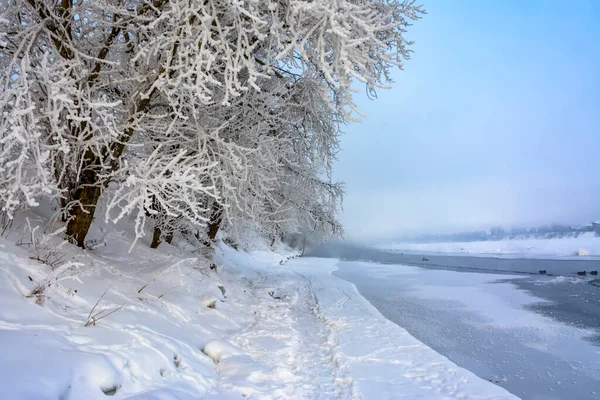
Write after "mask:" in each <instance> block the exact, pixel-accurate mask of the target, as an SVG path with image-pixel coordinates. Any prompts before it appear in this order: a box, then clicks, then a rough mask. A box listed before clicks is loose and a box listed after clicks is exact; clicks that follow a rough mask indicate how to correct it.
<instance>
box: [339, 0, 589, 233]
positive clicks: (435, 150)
mask: <svg viewBox="0 0 600 400" xmlns="http://www.w3.org/2000/svg"><path fill="white" fill-rule="evenodd" d="M424 6H425V8H426V10H427V12H428V14H427V15H425V16H424V18H423V19H422V20H420V21H417V22H416V23H415V24H414V26H412V27H411V28H410V29H409V32H408V34H407V36H408V38H409V39H412V40H415V42H416V43H415V44H414V46H413V49H414V51H415V53H414V54H413V57H412V59H411V60H409V61H407V62H406V66H405V69H404V71H398V72H397V73H395V74H394V80H395V84H394V85H393V88H392V89H391V90H384V91H380V93H379V98H378V99H377V100H375V101H370V100H368V99H367V98H366V96H364V95H361V96H359V97H357V98H356V100H357V104H358V105H359V108H360V109H361V111H362V112H364V113H366V114H367V117H366V118H365V119H364V120H363V122H362V123H359V124H353V125H350V126H347V127H345V128H344V132H345V135H344V137H343V138H342V148H343V150H342V151H341V152H340V154H339V157H338V158H339V160H338V162H337V164H336V171H335V176H336V178H338V179H341V180H344V181H345V182H346V184H347V196H346V199H345V202H344V212H343V214H342V221H343V222H344V225H345V228H346V231H347V236H348V237H349V238H370V239H387V238H390V237H393V236H395V235H398V234H404V233H416V232H449V231H462V230H469V229H479V228H487V227H489V226H492V225H505V226H522V225H536V224H543V223H549V222H566V223H569V222H573V223H577V222H586V221H588V220H590V219H599V218H600V175H599V173H600V1H572V2H564V1H562V2H561V1H483V0H481V1H475V0H471V1H466V0H464V1H460V0H453V1H450V0H446V1H442V0H438V1H434V0H429V1H424Z"/></svg>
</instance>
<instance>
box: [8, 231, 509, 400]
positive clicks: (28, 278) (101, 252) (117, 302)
mask: <svg viewBox="0 0 600 400" xmlns="http://www.w3.org/2000/svg"><path fill="white" fill-rule="evenodd" d="M103 241H104V242H106V243H107V246H99V247H97V248H96V249H94V250H91V251H89V250H88V251H87V252H84V251H81V250H79V249H75V248H70V249H69V253H68V259H66V260H64V261H67V262H79V263H81V265H78V266H77V267H76V268H75V267H74V268H73V269H66V270H65V271H64V272H62V273H60V274H55V276H56V278H57V279H53V280H51V281H46V282H45V281H44V279H46V277H47V276H48V274H49V273H50V272H51V268H50V267H49V266H48V265H45V264H41V263H39V262H38V261H35V260H33V259H31V258H30V257H32V252H31V248H27V246H24V245H21V246H16V245H14V244H13V242H11V241H8V240H4V239H0V304H1V305H2V306H1V307H0V354H1V355H2V357H0V385H1V386H2V396H1V397H2V398H6V399H11V400H19V399H64V400H69V399H70V400H75V399H84V398H85V399H88V400H93V399H105V398H106V397H107V396H113V398H116V399H133V398H136V399H199V398H207V399H241V398H251V399H335V398H339V399H415V398H419V399H448V398H457V399H458V398H461V399H465V398H466V399H509V398H513V397H512V396H511V395H510V394H509V393H508V392H506V391H505V390H504V389H502V388H500V387H498V386H495V385H493V384H491V383H489V382H486V381H485V380H482V379H480V378H478V377H476V376H475V375H474V374H472V373H471V372H469V371H467V370H465V369H462V368H459V367H457V366H456V365H455V364H453V363H452V362H450V361H449V360H448V359H446V358H445V357H443V356H441V355H439V354H438V353H436V352H435V351H433V350H432V349H430V348H429V347H427V346H425V345H424V344H422V343H421V342H419V341H418V340H416V339H415V338H413V337H412V336H410V335H409V334H408V333H407V332H406V331H405V330H404V329H402V328H400V327H398V326H397V325H395V324H393V323H391V322H389V321H388V320H386V319H385V318H383V317H382V316H381V315H380V314H379V312H377V311H376V309H375V308H374V307H372V306H371V305H370V304H369V303H368V302H367V301H366V300H364V299H363V298H362V297H361V296H360V295H359V294H358V292H357V291H356V289H355V287H354V286H353V285H352V284H350V283H348V282H346V281H343V280H341V279H338V278H336V277H334V276H332V275H331V272H332V271H333V270H334V269H335V264H336V261H335V260H328V259H311V258H302V259H293V260H290V261H289V262H287V263H285V264H284V265H280V264H279V261H280V260H281V259H282V258H283V257H286V256H289V254H287V255H286V254H284V255H282V254H276V253H272V252H268V251H263V252H253V253H244V252H241V251H239V252H238V251H235V250H233V249H231V248H229V247H226V246H223V245H221V246H220V248H219V250H218V252H217V256H216V260H215V261H216V264H217V266H218V270H217V271H216V272H215V271H211V270H210V269H209V263H208V262H207V261H206V259H204V258H203V256H202V255H200V254H195V253H193V252H191V253H189V252H188V253H186V252H183V251H182V250H179V249H176V248H175V247H172V246H169V245H161V247H159V249H158V250H152V249H149V248H148V247H146V246H145V245H144V243H142V242H140V243H139V244H138V245H136V247H134V249H133V251H132V252H131V253H127V250H128V249H129V246H130V243H131V242H130V240H128V239H127V238H125V237H124V236H122V235H121V234H120V233H119V232H117V231H114V232H111V233H108V234H105V236H104V240H103ZM41 284H44V285H45V290H44V292H43V294H39V295H34V296H30V295H31V294H32V292H33V291H34V289H35V288H36V287H40V285H41ZM112 311H114V312H113V313H112V314H110V315H107V316H105V317H103V315H106V314H108V313H110V312H112ZM86 322H88V326H85V325H86Z"/></svg>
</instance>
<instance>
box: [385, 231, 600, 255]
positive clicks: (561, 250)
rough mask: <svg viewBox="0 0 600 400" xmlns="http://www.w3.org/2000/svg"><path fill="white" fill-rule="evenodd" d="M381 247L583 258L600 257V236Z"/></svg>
mask: <svg viewBox="0 0 600 400" xmlns="http://www.w3.org/2000/svg"><path fill="white" fill-rule="evenodd" d="M378 247H379V248H381V249H385V250H394V251H415V252H428V253H448V254H469V255H478V254H484V255H488V254H492V255H500V256H510V257H569V256H576V257H581V256H600V237H597V236H594V234H593V233H591V232H588V233H584V234H582V235H580V236H579V237H577V238H562V239H513V240H509V239H507V240H489V241H480V242H449V243H395V244H386V245H381V246H378Z"/></svg>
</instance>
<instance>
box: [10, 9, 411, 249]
mask: <svg viewBox="0 0 600 400" xmlns="http://www.w3.org/2000/svg"><path fill="white" fill-rule="evenodd" d="M422 12H423V11H422V9H421V7H420V6H418V5H415V4H414V3H413V2H412V1H396V0H93V1H92V0H0V207H1V212H2V213H3V214H4V215H5V216H7V217H9V218H12V217H14V215H16V213H18V212H20V211H22V210H23V209H26V208H28V207H34V206H36V205H37V203H38V201H39V199H40V198H42V197H44V198H47V199H51V200H52V201H54V202H55V203H56V204H57V205H58V206H59V210H60V216H61V218H62V219H63V221H64V222H65V224H66V234H67V235H68V237H69V238H70V239H71V240H73V241H74V242H75V243H77V244H78V245H79V246H81V247H84V246H85V240H86V235H87V233H88V230H89V228H90V225H91V224H92V221H93V220H94V218H104V219H106V220H107V221H112V222H116V221H119V220H121V219H123V218H125V217H128V216H130V217H131V218H132V220H133V221H134V224H135V231H136V233H137V235H138V236H142V235H144V234H147V233H149V232H151V231H152V229H154V241H153V245H157V244H158V243H159V242H160V241H161V240H167V241H168V240H170V239H171V238H172V237H173V234H174V233H177V234H180V235H183V236H184V237H186V238H191V237H192V236H194V237H195V238H197V239H198V240H201V241H205V242H209V241H210V239H214V237H215V235H216V234H217V232H218V231H219V229H225V230H226V231H227V232H228V234H230V235H237V236H239V235H242V234H243V233H244V232H246V231H248V230H253V231H256V232H260V234H261V235H263V236H264V237H267V238H271V239H272V240H275V239H277V238H281V237H284V236H286V235H291V234H295V233H296V234H297V233H299V232H302V233H309V234H310V235H311V236H317V237H326V236H329V235H336V234H339V233H340V232H341V226H340V224H339V222H338V221H337V219H336V213H337V211H338V209H339V207H340V202H341V198H342V195H343V188H342V185H341V184H340V183H338V182H333V181H332V179H331V167H332V161H333V160H334V157H335V154H336V151H337V150H338V138H339V134H340V127H341V126H342V125H343V124H345V123H347V122H351V121H353V115H354V114H355V113H356V112H357V110H356V109H355V106H354V105H353V103H352V93H353V91H354V90H355V89H353V88H352V85H353V84H354V85H355V86H356V85H361V86H365V87H366V90H367V91H369V93H371V94H373V93H374V92H375V90H377V89H378V88H383V87H386V85H387V84H388V83H389V81H390V76H389V71H390V69H391V68H394V67H400V68H401V67H402V63H403V60H405V59H407V58H408V57H409V55H410V50H409V47H410V44H411V43H410V42H409V41H407V40H406V39H405V37H404V34H405V31H406V28H407V26H409V24H410V22H411V21H412V20H415V19H417V18H419V17H420V15H421V13H422ZM100 199H103V200H105V201H104V202H103V204H106V205H107V206H106V207H105V208H106V209H105V210H104V209H103V210H102V213H101V214H102V215H98V214H100V213H99V212H96V209H97V208H98V209H99V207H97V206H98V204H99V200H100Z"/></svg>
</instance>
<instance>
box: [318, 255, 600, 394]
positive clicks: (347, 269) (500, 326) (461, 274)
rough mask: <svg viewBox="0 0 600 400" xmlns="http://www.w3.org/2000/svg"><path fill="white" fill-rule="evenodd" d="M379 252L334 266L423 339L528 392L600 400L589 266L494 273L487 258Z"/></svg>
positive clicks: (599, 313)
mask: <svg viewBox="0 0 600 400" xmlns="http://www.w3.org/2000/svg"><path fill="white" fill-rule="evenodd" d="M377 253H378V252H372V251H369V252H367V253H360V254H358V253H352V254H354V255H353V256H352V255H350V256H349V253H348V252H346V253H345V254H344V255H341V254H337V255H336V256H337V257H340V256H343V259H342V261H340V262H339V263H338V268H339V269H338V270H337V271H336V272H335V273H334V275H336V276H338V277H340V278H342V279H345V280H347V281H350V282H352V283H354V284H355V285H356V287H357V288H358V290H359V292H360V293H361V294H362V295H363V296H364V297H365V298H366V299H367V300H369V302H370V303H371V304H373V305H374V306H375V307H376V308H377V309H378V310H379V311H380V312H381V314H383V315H384V316H385V317H386V318H388V319H389V320H391V321H393V322H394V323H396V324H398V325H399V326H401V327H403V328H405V329H406V330H408V331H409V332H410V333H411V334H412V335H413V336H415V337H416V338H417V339H419V340H421V341H422V342H424V343H425V344H427V345H428V346H430V347H432V348H433V349H435V350H436V351H438V352H439V353H441V354H443V355H445V356H446V357H448V358H449V359H450V360H452V361H453V362H455V363H456V364H458V365H460V366H462V367H465V368H467V369H469V370H471V371H473V372H474V373H475V374H477V375H479V376H480V377H482V378H485V379H488V380H490V381H492V382H495V383H496V384H498V385H500V386H502V387H504V388H506V389H507V390H509V391H510V392H512V393H514V394H516V395H518V396H520V397H521V398H523V399H536V400H537V399H600V287H598V286H597V281H596V280H594V279H593V278H594V277H589V276H588V277H585V278H582V277H576V276H572V273H570V271H572V270H576V269H578V268H579V267H580V265H569V266H567V267H568V268H569V270H568V272H566V275H567V276H540V275H527V274H516V273H515V272H510V273H509V272H498V271H495V272H490V270H495V269H497V268H496V266H495V264H493V265H490V264H486V260H485V259H482V258H478V257H476V259H477V260H478V261H471V263H470V264H468V268H467V269H463V268H461V266H460V265H458V266H448V265H441V264H443V263H439V262H438V263H432V264H433V265H419V266H417V265H402V264H400V263H397V264H396V263H394V260H390V259H388V258H387V257H389V256H388V255H387V254H383V255H382V257H383V258H385V260H380V259H377ZM381 253H385V252H381ZM313 255H314V254H313ZM321 255H323V254H321ZM426 258H427V261H422V258H418V259H416V260H418V261H422V262H423V263H427V262H431V257H429V256H427V257H426ZM461 258H466V257H461ZM381 261H385V262H381ZM547 261H548V260H540V262H541V263H542V264H540V265H539V266H538V265H536V264H535V260H534V261H533V264H531V260H530V261H529V263H528V265H529V267H530V268H534V269H535V268H538V267H539V269H544V268H546V267H545V265H548V264H543V262H547ZM575 262H577V261H575ZM492 263H493V261H492ZM415 264H416V262H415ZM587 268H588V269H589V266H588V267H587ZM465 271H468V272H465ZM473 271H479V272H473ZM484 271H485V272H484ZM516 272H526V271H516Z"/></svg>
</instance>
